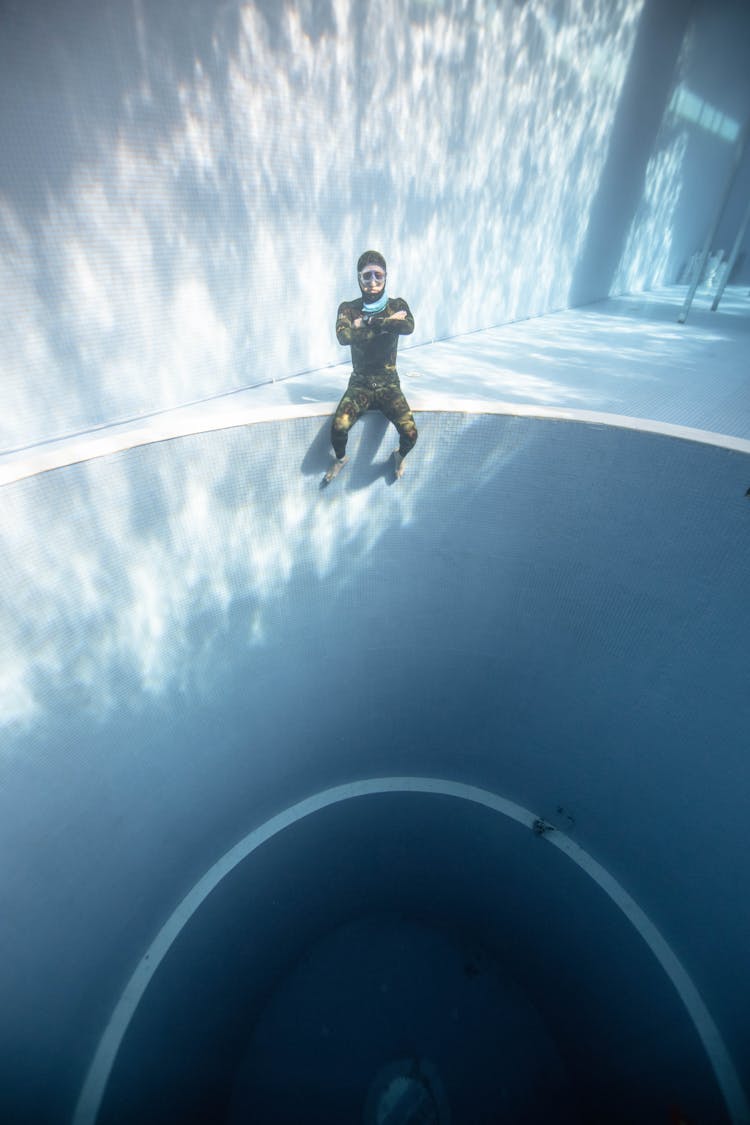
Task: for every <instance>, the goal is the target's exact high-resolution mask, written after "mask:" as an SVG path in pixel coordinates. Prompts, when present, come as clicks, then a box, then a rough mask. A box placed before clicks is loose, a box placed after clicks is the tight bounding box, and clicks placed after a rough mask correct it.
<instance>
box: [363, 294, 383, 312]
mask: <svg viewBox="0 0 750 1125" xmlns="http://www.w3.org/2000/svg"><path fill="white" fill-rule="evenodd" d="M387 304H388V294H387V293H386V291H385V289H384V290H383V292H382V293H381V294H380V296H379V297H378V299H377V301H373V303H372V304H371V305H368V304H367V302H366V301H363V302H362V312H363V313H364V314H365V315H366V316H376V315H377V314H378V313H379V312H382V311H383V309H384V308H385V306H386V305H387Z"/></svg>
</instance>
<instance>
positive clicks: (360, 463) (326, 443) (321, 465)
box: [301, 410, 398, 491]
mask: <svg viewBox="0 0 750 1125" xmlns="http://www.w3.org/2000/svg"><path fill="white" fill-rule="evenodd" d="M388 429H392V427H391V424H390V422H389V421H388V419H387V418H386V417H385V416H384V415H383V414H381V413H380V411H379V410H368V411H367V413H366V414H364V415H363V416H362V417H361V418H360V419H359V421H358V422H357V424H356V425H355V426H354V427H352V429H351V431H350V433H349V443H348V445H347V447H346V454H347V457H348V458H349V460H348V461H347V463H346V465H345V466H344V468H343V469H342V470H341V472H340V473H339V474H338V476H337V477H335V478H334V479H333V480H332V481H331V482H330V483H328V482H327V481H326V480H325V474H326V473H327V472H328V470H329V469H330V467H331V460H332V458H333V453H332V451H331V419H330V418H327V419H326V420H325V422H324V423H323V425H322V426H321V428H320V430H319V431H318V434H317V436H316V438H315V439H314V441H313V442H312V444H311V446H310V448H309V449H308V451H307V453H306V454H305V457H304V460H303V462H302V466H301V468H302V472H303V473H304V474H305V475H306V476H314V475H317V474H318V473H320V476H321V481H320V488H321V489H327V488H341V487H344V488H346V489H347V490H348V491H355V490H359V489H361V488H369V487H370V485H372V484H374V483H375V481H377V480H381V479H382V480H385V483H386V484H387V485H391V484H395V483H396V474H395V469H394V464H393V450H394V449H396V448H397V447H398V434H397V433H396V431H395V429H394V430H393V434H392V439H393V444H392V446H388V445H387V443H386V445H385V448H386V450H387V452H383V453H381V452H380V449H381V446H383V444H384V442H383V439H384V437H385V434H386V430H388ZM376 458H377V459H376Z"/></svg>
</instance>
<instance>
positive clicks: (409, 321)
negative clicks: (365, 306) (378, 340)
mask: <svg viewBox="0 0 750 1125" xmlns="http://www.w3.org/2000/svg"><path fill="white" fill-rule="evenodd" d="M404 304H406V302H404ZM384 331H385V332H397V333H398V334H399V335H401V336H408V335H409V334H410V333H411V332H413V331H414V317H413V316H412V315H411V311H410V310H409V307H408V306H407V307H406V308H401V309H398V311H397V312H394V313H391V315H390V316H386V317H377V316H376V317H373V318H372V319H371V320H366V319H365V318H364V317H363V316H361V315H360V316H352V309H351V308H347V306H346V305H341V306H340V307H339V312H338V317H337V318H336V339H337V340H338V342H339V343H340V344H351V343H353V342H354V343H364V342H365V341H366V340H371V339H372V338H373V337H374V336H379V335H381V333H382V332H384Z"/></svg>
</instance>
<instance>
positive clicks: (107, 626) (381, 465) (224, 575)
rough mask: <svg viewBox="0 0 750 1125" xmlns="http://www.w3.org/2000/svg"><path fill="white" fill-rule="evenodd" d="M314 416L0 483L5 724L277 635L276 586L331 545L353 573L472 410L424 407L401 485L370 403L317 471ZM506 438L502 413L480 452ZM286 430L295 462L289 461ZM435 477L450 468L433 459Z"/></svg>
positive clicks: (178, 682)
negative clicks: (326, 475) (334, 468)
mask: <svg viewBox="0 0 750 1125" xmlns="http://www.w3.org/2000/svg"><path fill="white" fill-rule="evenodd" d="M328 426H329V423H328V420H327V419H325V420H323V419H317V418H312V419H301V420H299V421H298V422H291V421H289V422H281V423H271V424H267V425H263V424H259V425H257V426H253V427H251V428H249V429H246V428H241V429H236V430H230V431H224V432H221V433H218V434H208V435H197V436H196V437H193V438H185V439H181V440H179V441H173V442H162V443H160V444H158V445H153V446H147V447H146V448H144V449H141V450H137V451H133V452H131V453H127V454H122V455H118V456H115V457H110V458H101V459H99V460H96V461H92V462H90V463H88V464H85V465H78V466H71V467H70V468H69V469H65V470H61V471H58V472H56V473H50V474H43V475H41V476H38V477H33V478H30V479H28V480H24V481H21V482H19V483H18V484H16V485H8V486H5V487H4V488H2V489H0V519H1V520H2V525H3V528H4V534H3V539H2V543H0V576H2V578H3V581H4V585H5V588H6V590H10V589H12V596H9V597H6V598H4V599H3V601H2V604H1V605H0V631H2V635H3V638H4V643H3V648H2V652H1V653H0V725H2V726H5V727H6V728H10V730H14V731H17V732H22V731H23V730H24V729H26V728H28V726H29V724H31V723H33V722H34V721H35V720H40V721H41V720H43V719H44V718H45V715H46V714H47V713H48V712H49V713H54V711H55V710H56V709H57V708H58V707H62V708H63V709H64V710H65V711H67V712H73V711H75V712H76V713H78V714H79V715H81V716H88V717H89V718H93V719H95V720H97V719H103V718H105V717H106V716H107V715H109V714H110V713H111V712H112V711H113V710H114V709H115V708H119V709H123V708H124V709H125V710H128V709H130V708H132V709H134V710H135V711H139V710H140V709H142V708H143V707H144V706H148V705H150V703H151V702H152V701H154V700H156V701H158V700H159V699H160V698H161V697H166V696H167V693H170V692H171V693H174V692H177V693H182V694H184V695H185V696H186V697H189V698H198V699H205V698H206V697H210V696H211V695H212V694H213V693H214V692H215V691H216V690H217V688H219V687H220V684H221V680H222V676H223V675H224V674H225V673H226V672H227V670H228V669H229V668H230V667H231V666H232V663H233V662H236V661H237V660H238V659H240V657H241V655H242V653H243V652H246V651H247V650H249V649H254V648H262V647H263V646H264V645H265V644H266V643H268V642H270V641H276V640H277V638H276V636H275V634H274V630H275V629H282V630H283V617H284V614H285V612H286V604H287V598H288V596H289V591H290V588H291V587H292V586H293V587H294V589H296V590H297V593H296V594H295V598H296V597H299V596H300V595H299V590H300V588H301V589H302V590H304V589H305V587H306V583H307V582H308V580H309V583H310V585H311V586H315V587H316V588H317V586H318V584H319V583H320V582H325V580H326V579H328V578H329V577H330V576H331V575H332V574H333V573H334V572H336V571H337V568H339V567H341V566H342V565H343V564H344V563H345V566H346V569H347V571H348V572H349V573H357V571H358V568H359V564H360V563H362V562H365V560H366V559H367V557H368V555H369V554H370V552H371V551H372V549H373V547H374V546H375V544H376V543H377V542H378V540H379V539H380V538H381V537H382V535H383V534H384V533H385V532H386V531H388V530H389V529H390V528H399V527H404V526H407V525H408V524H409V523H410V521H411V520H412V518H413V516H414V514H415V512H416V511H418V508H419V505H420V503H422V501H423V498H424V495H425V489H426V488H428V487H429V484H430V481H431V479H432V478H433V475H434V474H435V473H441V472H444V471H445V464H446V463H448V462H449V459H450V458H451V456H453V455H454V447H455V444H456V443H457V442H459V441H460V440H461V436H462V435H463V434H465V433H466V432H468V431H470V429H471V426H472V419H471V418H470V417H466V418H461V417H458V418H455V419H445V420H444V421H442V422H441V424H440V430H441V433H442V440H441V442H440V445H439V446H438V445H436V444H435V443H434V442H432V441H430V440H429V431H430V428H431V426H430V422H429V420H428V419H427V418H425V421H424V422H423V423H422V426H423V429H424V431H426V432H425V433H424V434H423V440H422V442H421V444H420V459H419V462H418V463H417V462H416V461H415V462H414V464H413V465H411V464H410V465H409V476H408V487H407V484H406V479H405V481H404V482H399V484H397V485H393V486H392V487H388V485H389V484H392V472H391V470H390V464H389V455H390V452H391V450H392V448H393V446H394V442H393V438H392V436H391V435H390V434H388V433H386V432H385V431H384V428H382V427H381V428H378V425H377V421H376V419H375V417H372V418H368V419H367V421H366V422H364V423H362V424H361V425H360V429H359V432H358V434H357V439H358V440H357V445H356V448H353V450H352V455H351V463H350V465H348V466H347V471H346V477H345V478H342V479H341V480H339V481H337V482H336V485H335V487H333V486H332V487H331V488H329V489H321V488H320V479H321V477H322V473H323V471H324V469H325V467H327V465H328V460H329V454H328V452H327V435H328ZM300 435H302V436H300ZM521 440H522V439H521V438H520V437H518V438H516V437H515V432H514V429H513V427H512V426H511V427H510V429H509V431H508V433H507V434H506V436H505V438H504V440H502V441H499V442H498V443H497V446H496V447H495V448H493V449H492V450H491V453H490V454H489V456H490V459H491V461H492V465H493V466H497V465H499V464H502V463H503V462H504V461H505V460H507V459H509V458H511V457H512V456H513V454H514V452H515V451H516V449H517V447H518V445H519V443H520V442H521ZM300 441H303V442H304V443H306V444H307V445H308V446H309V452H308V453H307V455H306V457H305V461H304V463H303V465H302V472H300V466H299V464H297V463H295V462H292V463H290V461H289V449H290V446H291V447H292V448H294V449H296V450H297V451H299V448H300V444H299V443H300ZM303 447H304V446H303ZM485 469H487V470H489V465H488V466H484V467H483V469H482V471H483V472H484V470H485ZM442 487H443V490H444V491H448V492H451V491H457V490H463V491H465V490H466V482H465V481H463V480H461V479H459V478H457V477H455V476H453V477H451V476H448V475H447V474H446V478H445V480H444V483H443V486H442ZM306 576H308V577H307V578H306ZM338 595H339V590H338V587H337V588H336V589H335V590H331V591H330V596H331V599H332V600H331V604H330V607H329V608H328V609H327V612H329V613H333V612H334V609H335V605H336V602H335V598H336V597H338ZM302 596H303V601H304V594H303V595H302ZM230 619H231V622H232V629H233V630H235V632H236V629H237V622H240V623H241V625H240V628H241V635H240V636H239V637H237V636H236V635H235V638H234V642H233V644H232V645H229V644H228V641H227V637H228V630H229V623H230ZM318 641H320V642H324V641H325V634H322V635H321V636H320V637H319V638H318ZM262 662H263V657H262V654H260V655H259V668H262ZM171 699H172V702H171V706H174V698H173V696H172V697H171ZM8 745H10V743H8Z"/></svg>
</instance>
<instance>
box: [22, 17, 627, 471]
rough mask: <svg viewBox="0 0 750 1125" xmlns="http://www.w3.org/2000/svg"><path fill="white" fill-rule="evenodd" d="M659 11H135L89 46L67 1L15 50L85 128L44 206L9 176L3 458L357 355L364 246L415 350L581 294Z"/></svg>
mask: <svg viewBox="0 0 750 1125" xmlns="http://www.w3.org/2000/svg"><path fill="white" fill-rule="evenodd" d="M642 3H643V0H568V2H567V3H566V4H564V5H552V4H550V3H549V2H548V0H528V2H526V3H524V4H522V5H519V4H517V3H514V2H511V0H505V2H498V3H489V2H481V0H480V2H470V0H457V2H456V3H452V4H438V5H428V4H424V3H422V4H416V3H414V4H408V3H403V2H402V0H379V3H378V4H377V5H371V4H361V3H358V2H357V0H332V2H331V4H330V5H319V4H316V3H314V2H313V0H306V2H303V0H299V2H295V3H294V4H289V3H286V4H285V3H282V2H280V3H279V4H278V5H261V4H259V3H247V4H245V5H244V6H241V7H234V6H232V5H211V4H206V5H204V6H203V9H196V11H198V12H199V13H200V14H199V15H196V11H193V9H191V17H190V26H189V31H190V36H189V38H186V36H185V34H177V32H181V33H182V32H184V31H185V29H184V28H182V27H180V28H178V27H174V28H172V27H171V26H169V24H168V19H169V18H171V17H167V16H163V15H162V16H159V15H158V13H157V11H156V9H152V8H151V6H147V5H141V4H135V5H134V6H133V7H132V8H131V7H130V6H129V5H122V6H121V7H120V8H119V9H114V12H116V13H117V15H116V16H115V15H114V14H110V18H111V19H115V18H117V19H119V20H120V21H121V26H120V25H118V34H117V36H115V35H114V34H113V32H112V28H111V26H110V25H107V27H106V29H105V31H106V34H105V31H100V33H99V34H100V36H101V42H100V41H98V40H97V39H96V35H97V31H96V29H97V27H98V24H97V23H96V19H95V18H94V15H93V11H92V20H91V21H90V25H91V26H90V28H89V30H88V31H87V34H88V35H89V36H90V37H91V43H90V44H89V48H88V49H90V51H91V52H92V55H95V59H96V61H95V62H93V61H91V60H90V59H89V56H88V55H87V54H86V53H85V50H84V47H85V46H86V44H85V42H84V41H83V40H82V28H81V27H80V26H79V25H78V24H77V23H76V20H75V19H74V18H73V17H72V16H71V17H70V19H69V20H68V22H67V23H66V20H67V19H68V17H66V16H65V12H66V8H65V7H64V6H63V7H61V8H60V10H59V12H58V14H57V15H56V16H55V17H54V20H53V22H52V23H51V25H50V27H49V29H47V30H46V31H45V34H44V35H42V34H41V32H39V31H38V30H36V31H34V33H33V38H32V42H33V44H34V46H33V50H34V51H35V52H37V53H38V57H35V58H31V59H30V58H29V57H28V51H29V47H28V43H27V44H26V47H25V50H26V53H27V55H26V57H24V58H23V60H19V61H18V62H17V63H16V64H14V65H17V66H18V67H21V65H22V64H23V67H26V68H27V69H28V65H29V63H34V64H35V65H37V66H38V67H40V68H44V67H47V69H50V68H51V70H52V72H53V73H54V75H55V77H56V79H57V80H59V83H60V84H61V86H62V90H61V93H60V97H59V98H58V99H57V101H59V103H60V104H61V105H62V106H64V107H65V114H66V116H65V118H64V119H63V120H64V123H65V124H66V125H67V131H66V130H65V129H62V130H58V131H57V132H56V134H55V135H54V136H51V135H50V136H44V135H41V134H40V135H39V136H38V137H35V138H34V142H35V143H34V145H33V146H32V147H33V160H34V161H36V165H35V166H34V168H33V169H32V170H33V172H34V177H33V182H34V184H37V185H39V184H41V183H44V184H45V185H46V186H45V188H44V191H43V192H42V191H41V190H40V192H39V195H38V197H35V198H36V204H35V206H30V205H29V201H28V191H25V190H24V189H23V183H24V181H23V172H24V169H25V164H23V162H21V163H20V164H18V165H17V166H16V165H14V164H13V163H11V164H10V166H9V170H8V174H7V175H6V176H5V178H4V180H3V183H5V184H7V185H9V188H8V190H6V192H5V194H4V196H2V197H0V243H1V244H2V254H1V255H0V287H2V291H3V294H4V306H5V307H4V312H5V314H6V315H5V316H4V317H3V319H2V327H1V328H0V387H2V396H3V401H2V410H0V448H3V449H9V448H18V447H21V446H24V445H29V444H33V443H35V442H38V441H41V440H46V439H49V438H50V437H55V436H61V435H64V434H68V433H72V432H78V431H80V430H84V429H88V428H91V427H92V426H95V425H99V424H102V423H105V422H111V421H114V420H121V419H126V418H131V417H136V416H138V415H139V414H142V413H147V412H153V411H156V410H160V409H164V408H168V407H170V406H175V405H178V404H182V403H186V402H189V401H195V400H198V399H201V398H205V397H208V396H211V395H216V394H219V393H221V392H224V391H227V390H230V389H233V388H237V387H241V386H247V385H252V384H254V383H257V382H260V381H265V380H269V379H275V378H281V377H283V376H288V375H290V374H293V373H296V372H299V371H303V370H309V369H311V368H319V367H325V366H326V365H328V364H330V363H334V362H338V361H339V360H340V359H341V354H340V349H339V348H338V346H337V344H336V341H335V338H334V334H333V318H334V316H335V309H336V305H337V303H338V301H339V300H340V299H342V297H344V296H347V295H354V292H355V290H354V284H355V283H354V277H353V265H354V261H355V260H356V256H357V254H358V253H359V251H360V250H361V249H362V248H363V247H364V246H365V245H367V244H375V245H377V246H379V247H381V248H382V249H383V250H384V252H385V253H386V256H387V257H388V258H389V261H390V263H391V267H392V269H391V290H392V291H393V292H403V293H404V294H406V295H408V298H409V301H410V303H411V304H412V306H413V307H414V308H415V309H417V310H418V311H419V315H418V318H417V333H416V335H415V337H414V339H413V340H412V341H411V342H412V343H418V342H419V341H420V340H421V341H424V340H428V339H432V338H441V337H444V336H449V335H455V334H457V333H461V332H466V331H469V330H473V329H476V328H478V327H483V326H488V325H493V324H498V323H504V322H507V321H510V320H513V319H516V318H520V317H524V316H529V315H532V314H538V313H541V312H544V311H547V310H549V309H552V308H559V307H563V306H565V304H566V303H567V297H568V291H569V288H570V284H571V279H572V276H573V271H574V268H575V265H576V262H577V260H578V257H579V254H580V251H581V247H582V244H583V240H584V238H585V235H586V230H587V224H588V218H589V210H590V206H591V203H592V201H593V199H594V198H595V194H596V190H597V186H598V183H599V179H600V175H601V172H602V168H603V166H604V162H605V160H606V157H607V149H608V138H609V135H610V131H611V128H612V123H613V119H614V113H615V110H616V107H617V103H618V97H619V94H620V90H621V87H622V83H623V79H624V77H625V73H626V71H627V66H628V61H629V58H630V54H631V51H632V47H633V43H634V37H635V32H636V28H637V23H638V17H639V15H640V11H641V7H642ZM17 18H18V19H22V18H23V17H22V16H18V17H17ZM29 18H30V17H29ZM186 18H187V17H186ZM201 19H202V20H203V25H202V26H201V25H200V22H199V20H201ZM9 26H11V25H9ZM66 36H67V38H66ZM56 39H59V40H60V44H59V47H60V49H59V50H58V49H57V48H58V43H57V41H56ZM79 40H81V41H79ZM188 42H189V46H188ZM63 48H66V49H63ZM45 52H48V53H49V54H48V57H47V55H45ZM102 52H104V54H102ZM11 58H15V56H11ZM102 59H104V61H105V62H108V65H107V68H106V69H107V73H108V75H110V76H111V82H112V91H105V90H104V89H103V88H102V89H101V90H100V91H99V92H100V93H101V94H104V93H105V92H106V93H108V94H109V95H110V96H109V97H107V98H104V97H102V98H97V97H96V96H94V97H92V82H93V79H91V78H90V75H89V73H88V71H87V69H86V68H87V66H88V68H89V70H90V71H91V72H92V73H93V72H94V66H95V65H96V66H98V67H99V71H97V72H96V73H97V75H99V77H98V79H97V80H98V81H101V77H100V71H101V65H102ZM87 60H89V61H88V62H87ZM19 77H21V75H20V74H15V73H13V72H9V73H8V74H7V75H6V77H5V79H0V83H1V82H2V81H5V82H6V83H12V82H13V81H14V80H15V79H16V78H19ZM118 82H119V85H117V83H118ZM41 89H42V87H41V86H40V90H41ZM93 92H94V94H96V87H94V90H93ZM1 94H2V89H0V95H1ZM39 96H40V97H41V96H42V94H41V93H40V94H39ZM57 101H56V104H57ZM41 109H42V110H43V109H44V106H43V105H42V107H41ZM27 112H30V109H29V110H28V111H27ZM43 116H44V114H43V113H42V112H41V110H40V113H38V114H37V115H36V117H35V118H34V120H35V121H38V119H39V118H40V117H43ZM36 127H39V128H41V126H36ZM0 159H3V160H5V161H8V162H10V161H12V160H13V153H10V152H8V151H7V149H6V151H5V152H4V153H3V156H2V157H0ZM30 159H31V158H30ZM55 159H64V160H66V161H67V162H68V165H69V167H68V172H67V174H66V175H65V176H60V175H56V174H55V169H56V165H55V163H54V161H55ZM14 177H15V179H14ZM14 184H15V185H16V186H15V190H14ZM302 263H304V265H305V269H304V276H301V275H300V268H301V265H302Z"/></svg>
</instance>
